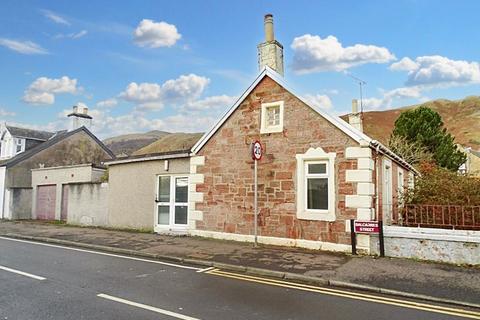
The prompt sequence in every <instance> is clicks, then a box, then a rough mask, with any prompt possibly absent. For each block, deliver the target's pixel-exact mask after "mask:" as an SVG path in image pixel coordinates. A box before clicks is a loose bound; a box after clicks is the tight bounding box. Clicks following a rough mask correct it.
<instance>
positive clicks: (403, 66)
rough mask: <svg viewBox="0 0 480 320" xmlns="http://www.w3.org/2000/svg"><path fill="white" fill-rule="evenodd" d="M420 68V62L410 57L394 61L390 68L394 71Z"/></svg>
mask: <svg viewBox="0 0 480 320" xmlns="http://www.w3.org/2000/svg"><path fill="white" fill-rule="evenodd" d="M416 68H418V64H417V63H416V62H415V61H413V60H412V59H410V58H409V57H405V58H402V59H401V60H400V61H397V62H394V63H392V64H391V65H390V67H389V69H390V70H393V71H412V70H415V69H416Z"/></svg>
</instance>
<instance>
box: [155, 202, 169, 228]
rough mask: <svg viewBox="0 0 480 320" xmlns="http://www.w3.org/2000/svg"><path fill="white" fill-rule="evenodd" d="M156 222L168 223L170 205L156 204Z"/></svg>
mask: <svg viewBox="0 0 480 320" xmlns="http://www.w3.org/2000/svg"><path fill="white" fill-rule="evenodd" d="M158 224H163V225H168V224H170V207H169V206H158Z"/></svg>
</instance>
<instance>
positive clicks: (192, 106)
mask: <svg viewBox="0 0 480 320" xmlns="http://www.w3.org/2000/svg"><path fill="white" fill-rule="evenodd" d="M237 99H238V97H233V96H227V95H225V94H224V95H220V96H211V97H206V98H204V99H201V100H195V101H191V102H188V103H187V104H186V105H185V106H184V108H183V109H184V110H185V111H211V110H215V109H227V108H228V107H231V106H232V105H233V104H234V103H235V101H236V100H237Z"/></svg>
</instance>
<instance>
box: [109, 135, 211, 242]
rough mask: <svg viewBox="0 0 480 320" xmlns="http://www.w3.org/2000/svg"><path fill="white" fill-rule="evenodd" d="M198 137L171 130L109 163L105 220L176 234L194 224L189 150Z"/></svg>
mask: <svg viewBox="0 0 480 320" xmlns="http://www.w3.org/2000/svg"><path fill="white" fill-rule="evenodd" d="M201 136H202V134H195V133H194V134H185V133H174V134H169V135H166V136H164V137H162V138H160V139H159V140H157V141H156V142H154V143H152V144H150V145H148V146H146V147H144V148H142V149H140V150H138V151H137V152H135V153H134V154H133V155H132V156H130V157H126V158H118V159H115V160H113V161H109V162H107V163H106V165H108V171H109V181H108V188H109V197H108V225H109V226H111V227H121V228H133V229H147V230H155V231H156V232H174V233H178V232H182V233H185V232H187V231H188V230H189V229H191V228H192V227H194V225H195V221H194V220H192V219H191V218H192V215H191V214H190V205H191V202H190V200H191V199H189V198H190V195H189V193H188V190H189V189H190V188H189V183H190V182H191V175H190V167H191V166H190V150H191V148H192V146H193V145H194V144H195V143H196V142H197V141H198V140H199V139H200V137H201Z"/></svg>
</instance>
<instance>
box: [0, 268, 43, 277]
mask: <svg viewBox="0 0 480 320" xmlns="http://www.w3.org/2000/svg"><path fill="white" fill-rule="evenodd" d="M0 270H4V271H8V272H12V273H16V274H19V275H22V276H25V277H29V278H32V279H36V280H46V279H47V278H44V277H40V276H36V275H34V274H31V273H28V272H23V271H20V270H15V269H11V268H7V267H4V266H0Z"/></svg>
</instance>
